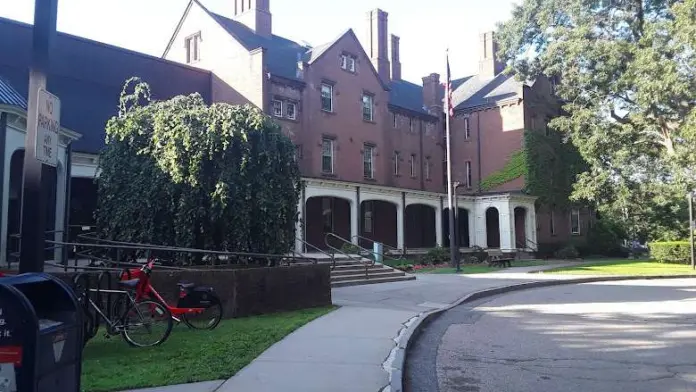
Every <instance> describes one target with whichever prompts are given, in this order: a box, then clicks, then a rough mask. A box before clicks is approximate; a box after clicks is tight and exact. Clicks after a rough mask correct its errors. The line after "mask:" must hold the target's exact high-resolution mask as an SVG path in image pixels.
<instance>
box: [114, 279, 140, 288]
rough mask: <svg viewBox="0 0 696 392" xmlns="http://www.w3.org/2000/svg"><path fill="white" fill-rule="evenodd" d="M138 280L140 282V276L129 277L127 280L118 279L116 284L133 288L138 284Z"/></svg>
mask: <svg viewBox="0 0 696 392" xmlns="http://www.w3.org/2000/svg"><path fill="white" fill-rule="evenodd" d="M138 282H140V278H136V279H129V280H120V281H119V282H118V284H119V285H121V286H123V287H129V288H135V286H137V285H138Z"/></svg>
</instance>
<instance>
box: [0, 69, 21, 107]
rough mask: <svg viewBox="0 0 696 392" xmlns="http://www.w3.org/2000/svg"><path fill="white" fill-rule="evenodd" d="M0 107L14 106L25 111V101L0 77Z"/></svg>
mask: <svg viewBox="0 0 696 392" xmlns="http://www.w3.org/2000/svg"><path fill="white" fill-rule="evenodd" d="M0 105H7V106H15V107H18V108H20V109H22V110H27V107H28V106H27V100H26V99H25V98H24V96H23V95H22V94H20V93H19V92H18V91H17V90H15V89H14V87H12V84H10V82H9V81H8V80H6V79H5V78H3V77H2V76H0Z"/></svg>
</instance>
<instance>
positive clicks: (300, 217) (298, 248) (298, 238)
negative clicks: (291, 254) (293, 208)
mask: <svg viewBox="0 0 696 392" xmlns="http://www.w3.org/2000/svg"><path fill="white" fill-rule="evenodd" d="M302 193H304V192H302ZM303 199H304V198H303V197H302V195H300V199H299V200H298V201H297V212H298V214H297V221H296V222H295V252H296V253H299V254H302V253H304V243H303V242H302V240H303V239H304V233H303V230H304V228H303V227H302V222H304V217H305V201H304V200H303ZM308 251H309V249H308Z"/></svg>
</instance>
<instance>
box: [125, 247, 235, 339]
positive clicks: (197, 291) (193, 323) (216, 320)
mask: <svg viewBox="0 0 696 392" xmlns="http://www.w3.org/2000/svg"><path fill="white" fill-rule="evenodd" d="M156 261H157V259H154V258H150V259H148V260H147V262H146V263H145V265H143V267H142V268H132V269H127V270H124V271H123V272H122V273H121V281H122V282H123V281H132V282H134V284H135V287H136V289H135V301H136V302H140V301H145V300H151V301H155V302H158V303H160V304H162V305H163V306H164V307H166V308H167V309H169V312H170V313H171V314H172V319H173V320H174V321H176V322H177V323H180V322H182V321H183V322H184V323H185V324H186V325H187V326H188V327H189V328H194V329H214V328H215V327H217V326H218V324H220V320H222V302H221V301H220V298H219V297H218V296H217V295H216V294H215V290H214V289H213V288H212V287H206V286H196V285H195V284H194V283H189V282H179V283H177V286H178V287H179V301H178V302H177V305H176V306H170V305H169V304H167V301H165V300H164V298H162V296H161V295H160V294H159V293H158V292H157V290H155V288H154V287H152V284H150V274H151V273H152V269H153V268H154V266H155V262H156ZM135 281H137V283H135ZM207 314H210V315H207ZM199 323H200V324H199Z"/></svg>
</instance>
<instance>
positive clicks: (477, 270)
mask: <svg viewBox="0 0 696 392" xmlns="http://www.w3.org/2000/svg"><path fill="white" fill-rule="evenodd" d="M546 264H548V263H547V262H545V261H543V260H513V261H512V267H532V266H535V265H546ZM461 270H462V271H461V272H459V274H463V275H470V274H485V273H487V272H495V271H500V270H501V268H500V267H489V266H488V265H486V264H462V265H461ZM414 273H418V274H456V273H457V269H456V268H454V267H443V268H437V267H432V268H423V269H419V270H416V271H414Z"/></svg>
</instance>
